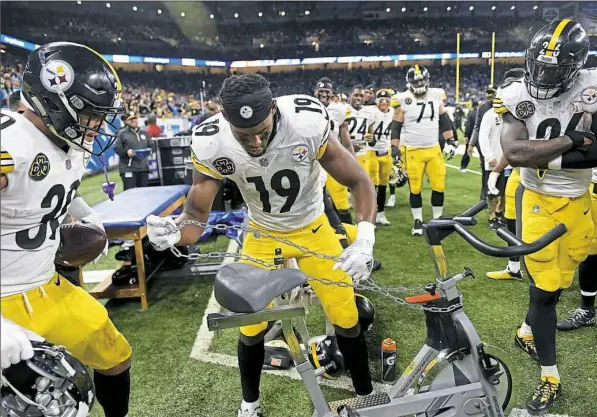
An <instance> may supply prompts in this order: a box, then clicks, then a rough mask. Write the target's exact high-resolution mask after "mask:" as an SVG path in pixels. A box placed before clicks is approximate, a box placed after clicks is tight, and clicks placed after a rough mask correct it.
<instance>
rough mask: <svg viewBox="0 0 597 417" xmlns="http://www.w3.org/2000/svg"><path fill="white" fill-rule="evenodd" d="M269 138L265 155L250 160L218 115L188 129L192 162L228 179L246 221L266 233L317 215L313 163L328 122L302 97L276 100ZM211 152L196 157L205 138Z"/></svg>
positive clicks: (318, 192) (319, 203) (319, 202)
mask: <svg viewBox="0 0 597 417" xmlns="http://www.w3.org/2000/svg"><path fill="white" fill-rule="evenodd" d="M276 103H277V108H278V111H277V115H276V116H275V119H274V120H275V121H274V123H275V124H276V128H275V129H276V130H275V135H274V136H273V138H271V140H270V142H269V144H268V146H267V148H266V151H265V153H264V154H263V155H261V156H259V157H252V156H250V155H249V154H247V152H246V151H245V150H244V149H243V147H242V146H241V145H240V144H239V143H238V141H237V140H236V139H235V138H234V136H233V135H232V132H231V129H230V124H229V123H228V122H227V121H226V119H225V118H224V116H223V115H222V114H221V113H219V114H216V115H215V116H213V117H211V118H209V119H207V120H206V121H205V122H204V123H202V124H201V125H199V126H198V127H196V128H195V129H194V130H193V139H192V143H191V148H192V150H193V152H192V157H193V164H194V165H195V168H196V169H197V170H198V171H200V172H202V173H203V174H205V175H207V176H210V177H212V178H215V179H218V180H221V179H223V178H229V179H230V180H232V181H234V182H235V183H236V184H237V185H238V188H239V189H240V192H241V194H242V195H243V198H244V200H245V202H246V203H247V206H248V208H249V217H250V218H251V220H252V221H254V222H255V223H256V224H258V225H260V226H262V227H265V228H267V229H270V230H274V231H279V232H288V231H291V230H296V229H300V228H301V227H304V226H306V225H308V224H309V223H311V222H312V221H314V220H315V219H316V218H317V217H319V216H320V215H321V214H322V213H323V195H322V186H321V183H320V180H319V179H320V176H321V174H322V173H323V172H322V168H321V165H319V162H318V159H320V158H321V156H322V155H323V153H324V152H325V149H326V147H327V143H328V134H329V132H330V118H329V116H328V113H327V111H326V109H325V107H324V106H323V105H322V104H321V103H320V102H319V101H318V100H317V99H315V98H313V97H309V96H306V95H291V96H283V97H279V98H277V99H276ZM211 135H217V137H216V138H215V140H213V138H212V140H211V142H212V143H215V144H216V145H215V146H217V152H216V153H215V155H214V156H213V157H211V158H209V159H203V158H202V157H201V150H200V149H201V144H200V141H202V140H208V138H206V136H211Z"/></svg>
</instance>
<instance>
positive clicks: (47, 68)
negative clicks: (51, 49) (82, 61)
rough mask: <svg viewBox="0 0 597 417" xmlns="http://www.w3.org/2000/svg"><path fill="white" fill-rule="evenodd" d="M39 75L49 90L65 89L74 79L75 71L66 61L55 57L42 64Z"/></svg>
mask: <svg viewBox="0 0 597 417" xmlns="http://www.w3.org/2000/svg"><path fill="white" fill-rule="evenodd" d="M39 77H40V79H41V82H42V84H43V86H44V87H46V88H47V89H48V90H49V91H52V92H59V91H67V90H68V89H69V88H70V87H71V86H72V85H73V82H74V81H75V72H74V71H73V67H71V66H70V64H69V63H68V62H66V61H62V60H58V59H57V60H52V61H50V62H48V63H47V64H46V65H44V66H42V68H41V73H40V75H39Z"/></svg>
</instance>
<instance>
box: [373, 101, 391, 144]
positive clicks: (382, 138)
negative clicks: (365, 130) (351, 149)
mask: <svg viewBox="0 0 597 417" xmlns="http://www.w3.org/2000/svg"><path fill="white" fill-rule="evenodd" d="M392 117H394V109H393V108H392V107H388V111H387V112H385V113H384V112H382V111H381V110H379V109H378V108H375V120H374V121H373V141H371V142H368V143H367V150H369V151H376V152H388V149H390V146H391V141H392Z"/></svg>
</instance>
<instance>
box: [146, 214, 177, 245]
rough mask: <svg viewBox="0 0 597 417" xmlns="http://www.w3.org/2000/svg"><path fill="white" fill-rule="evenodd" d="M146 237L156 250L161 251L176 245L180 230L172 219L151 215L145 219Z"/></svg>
mask: <svg viewBox="0 0 597 417" xmlns="http://www.w3.org/2000/svg"><path fill="white" fill-rule="evenodd" d="M147 237H148V238H149V241H150V242H151V243H152V244H153V246H154V247H155V248H156V250H158V251H163V250H166V249H168V248H171V247H172V246H174V245H176V244H177V243H178V241H179V240H180V230H178V226H177V225H176V223H175V222H174V219H173V218H172V217H169V216H167V217H158V216H154V215H153V214H152V215H151V216H149V217H148V218H147Z"/></svg>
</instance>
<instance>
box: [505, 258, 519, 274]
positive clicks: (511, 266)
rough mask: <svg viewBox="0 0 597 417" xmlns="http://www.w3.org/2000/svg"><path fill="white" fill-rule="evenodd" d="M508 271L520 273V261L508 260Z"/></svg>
mask: <svg viewBox="0 0 597 417" xmlns="http://www.w3.org/2000/svg"><path fill="white" fill-rule="evenodd" d="M508 271H510V272H512V273H513V274H518V273H519V272H520V261H508Z"/></svg>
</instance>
